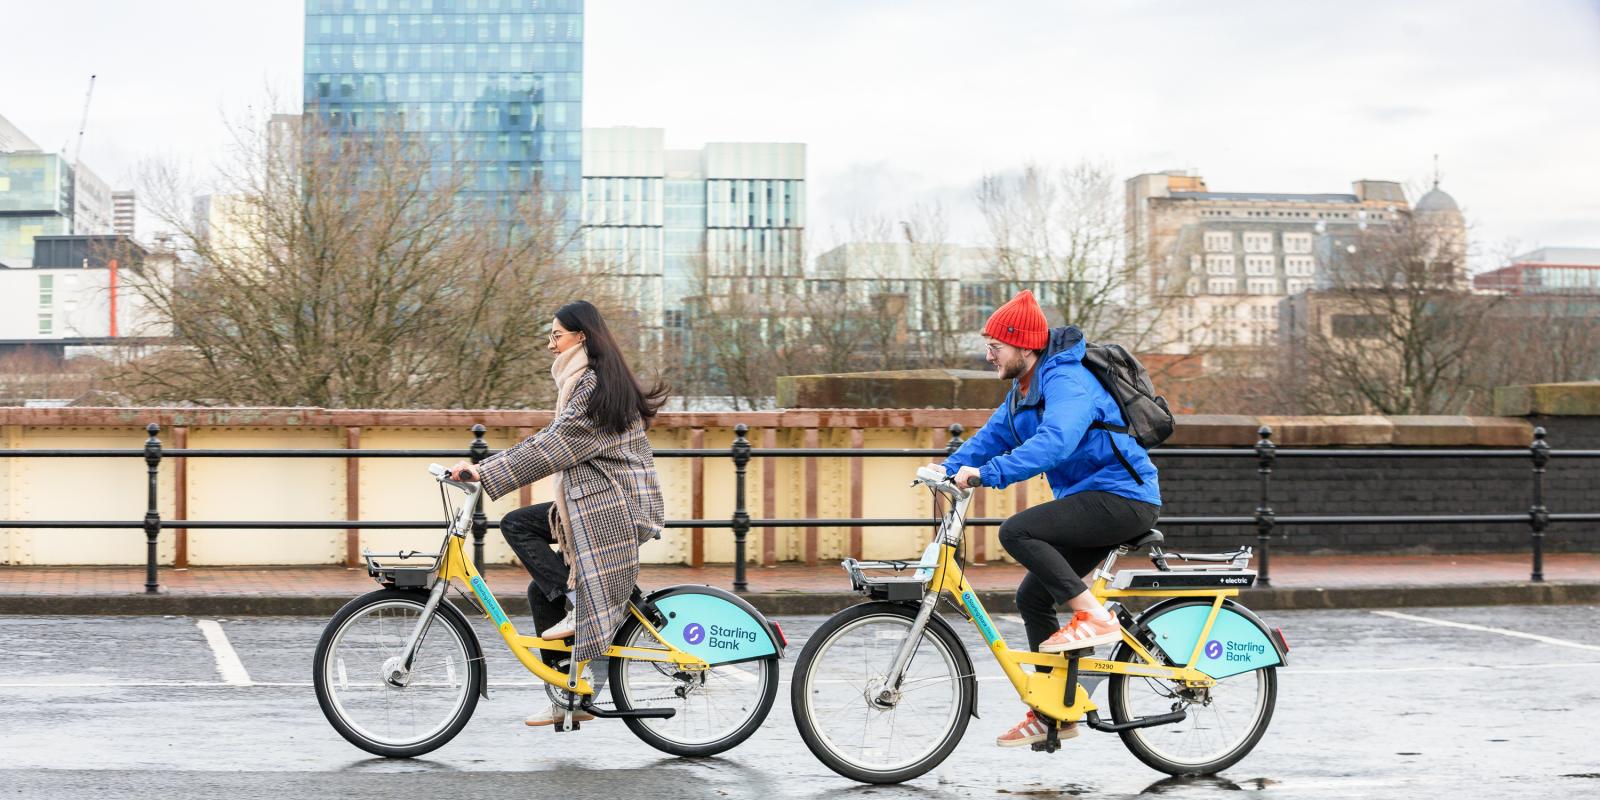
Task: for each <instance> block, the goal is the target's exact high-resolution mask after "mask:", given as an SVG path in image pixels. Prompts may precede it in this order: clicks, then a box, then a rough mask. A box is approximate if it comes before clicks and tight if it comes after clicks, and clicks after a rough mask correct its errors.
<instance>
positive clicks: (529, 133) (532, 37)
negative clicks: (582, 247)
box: [305, 0, 583, 221]
mask: <svg viewBox="0 0 1600 800" xmlns="http://www.w3.org/2000/svg"><path fill="white" fill-rule="evenodd" d="M305 111H306V114H307V116H308V118H311V119H313V120H314V121H315V122H316V123H317V124H319V125H321V126H324V127H325V128H326V129H328V130H331V131H334V132H337V133H339V134H344V135H361V134H362V133H370V134H376V133H378V132H385V131H393V130H400V131H405V132H407V133H408V134H415V135H417V136H418V137H420V139H419V140H418V143H419V144H422V145H425V146H426V148H427V152H429V153H430V154H432V156H433V157H434V158H436V159H441V160H443V159H450V160H452V161H453V162H454V163H455V165H456V166H458V167H467V168H469V169H468V170H467V175H469V176H470V183H469V186H470V187H471V188H470V190H469V194H470V195H471V197H470V198H468V199H471V200H475V201H477V202H479V203H482V204H484V205H486V206H488V207H489V208H492V209H497V210H498V211H499V212H500V213H501V214H504V215H509V214H510V213H511V210H512V209H513V208H514V206H515V204H516V203H517V202H518V201H519V200H520V199H521V198H523V197H524V196H525V194H526V193H527V192H529V191H530V190H532V189H533V188H534V187H536V186H537V187H539V189H540V190H541V196H542V197H543V198H544V200H545V203H546V206H547V210H554V209H555V208H556V206H557V205H558V204H559V205H560V206H561V207H562V208H563V210H564V213H565V214H566V216H567V217H568V218H570V219H572V220H574V221H576V220H577V218H578V214H579V213H580V212H579V206H580V202H579V196H578V191H579V187H580V184H581V180H582V177H581V176H582V171H581V167H580V160H581V158H582V137H583V127H582V126H583V0H306V45H305Z"/></svg>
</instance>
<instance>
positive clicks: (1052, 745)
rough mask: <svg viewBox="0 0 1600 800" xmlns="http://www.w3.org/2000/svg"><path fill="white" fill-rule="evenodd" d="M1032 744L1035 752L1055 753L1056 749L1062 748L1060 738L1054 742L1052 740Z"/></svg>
mask: <svg viewBox="0 0 1600 800" xmlns="http://www.w3.org/2000/svg"><path fill="white" fill-rule="evenodd" d="M1030 746H1031V747H1032V748H1033V752H1035V753H1054V752H1055V751H1057V750H1060V749H1061V742H1060V740H1057V741H1054V742H1051V741H1043V742H1034V743H1033V744H1032V745H1030Z"/></svg>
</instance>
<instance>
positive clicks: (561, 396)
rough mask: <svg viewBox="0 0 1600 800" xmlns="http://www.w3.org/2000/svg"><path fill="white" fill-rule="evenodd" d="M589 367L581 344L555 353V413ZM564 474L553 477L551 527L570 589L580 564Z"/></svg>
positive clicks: (553, 372) (587, 358) (552, 366)
mask: <svg viewBox="0 0 1600 800" xmlns="http://www.w3.org/2000/svg"><path fill="white" fill-rule="evenodd" d="M588 368H589V352H588V350H587V349H586V348H585V347H584V346H583V345H582V344H581V343H580V344H579V345H577V346H576V347H573V348H571V349H569V350H567V351H566V352H565V353H561V354H560V355H557V356H556V360H555V363H553V364H551V365H550V377H552V378H554V379H555V382H556V416H561V412H562V411H564V410H566V407H567V401H568V400H570V399H571V398H572V390H573V389H575V388H577V385H578V378H580V377H582V376H583V371H584V370H586V369H588ZM561 475H562V474H561V473H560V472H557V473H556V474H555V475H553V476H551V479H550V480H551V491H552V492H553V494H554V496H555V515H556V519H554V520H552V522H554V523H556V524H554V525H552V526H551V527H552V528H554V529H555V540H556V546H557V547H560V548H561V552H563V553H566V554H568V557H567V565H568V567H570V569H569V570H568V571H567V588H568V589H572V588H573V585H574V584H573V579H574V578H575V577H576V576H577V574H578V566H577V563H576V562H574V561H573V555H572V540H571V533H570V531H571V527H570V523H571V520H569V519H568V518H567V494H566V486H565V483H564V482H563V481H562V477H561Z"/></svg>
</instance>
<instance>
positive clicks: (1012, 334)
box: [983, 289, 1050, 350]
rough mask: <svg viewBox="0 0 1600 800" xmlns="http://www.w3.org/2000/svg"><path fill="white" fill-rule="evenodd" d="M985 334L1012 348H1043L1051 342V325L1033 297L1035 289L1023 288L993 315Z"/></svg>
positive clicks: (984, 325)
mask: <svg viewBox="0 0 1600 800" xmlns="http://www.w3.org/2000/svg"><path fill="white" fill-rule="evenodd" d="M983 333H984V335H986V336H990V337H993V338H995V339H999V340H1000V341H1002V342H1005V343H1006V344H1009V345H1011V346H1012V347H1020V348H1022V349H1024V350H1043V349H1044V346H1045V343H1046V342H1048V341H1050V324H1049V323H1047V322H1045V319H1044V312H1043V311H1040V310H1039V301H1038V300H1035V299H1033V292H1030V291H1028V290H1027V289H1023V290H1022V291H1020V292H1017V296H1016V297H1013V298H1011V299H1010V300H1009V301H1007V302H1006V304H1005V305H1003V306H1001V307H999V308H997V309H995V311H994V313H993V314H990V315H989V321H988V322H986V323H984V324H983Z"/></svg>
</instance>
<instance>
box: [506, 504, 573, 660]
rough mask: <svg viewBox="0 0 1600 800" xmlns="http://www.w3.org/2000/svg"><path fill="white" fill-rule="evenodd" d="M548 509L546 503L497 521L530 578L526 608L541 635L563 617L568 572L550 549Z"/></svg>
mask: <svg viewBox="0 0 1600 800" xmlns="http://www.w3.org/2000/svg"><path fill="white" fill-rule="evenodd" d="M550 508H551V504H550V503H535V504H533V505H531V506H528V507H527V508H519V509H517V510H516V511H513V512H511V513H509V514H507V515H505V516H504V517H502V518H501V519H500V533H501V534H502V535H504V536H505V537H506V544H509V545H511V549H512V551H513V552H515V553H516V554H517V558H518V559H520V560H521V561H522V566H524V567H527V569H528V574H529V575H532V576H533V581H532V582H531V583H529V584H528V605H529V606H531V607H532V609H533V623H534V625H536V626H538V627H537V629H538V630H541V631H542V630H544V629H545V628H548V627H550V626H551V625H554V624H556V623H557V622H560V621H561V620H562V618H563V617H565V616H566V615H567V574H568V568H567V562H566V561H565V560H563V559H562V558H561V554H560V553H557V552H556V551H555V549H554V546H555V536H554V534H553V533H552V532H551V530H550Z"/></svg>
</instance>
